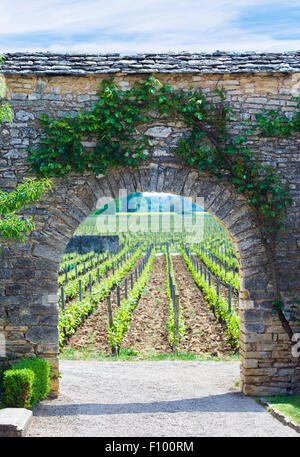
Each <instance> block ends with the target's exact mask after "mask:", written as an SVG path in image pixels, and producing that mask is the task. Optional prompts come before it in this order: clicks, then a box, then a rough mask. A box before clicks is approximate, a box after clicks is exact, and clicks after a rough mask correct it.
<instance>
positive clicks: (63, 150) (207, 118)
mask: <svg viewBox="0 0 300 457" xmlns="http://www.w3.org/2000/svg"><path fill="white" fill-rule="evenodd" d="M214 92H215V94H214V95H215V101H214V102H210V101H209V100H208V99H207V97H206V96H205V95H204V93H203V91H202V90H201V89H188V90H174V88H173V87H172V86H171V85H169V84H167V85H162V84H161V83H160V82H159V81H158V80H157V79H155V78H154V77H152V76H151V77H148V78H146V79H144V80H143V81H139V82H136V83H135V84H134V86H133V87H132V88H131V89H129V90H127V91H122V90H121V89H119V87H118V86H117V84H116V83H115V82H114V80H112V79H110V80H105V81H103V82H102V84H101V86H100V89H99V91H98V97H99V99H98V101H97V103H96V104H95V105H94V106H93V107H92V109H91V110H89V111H87V112H83V111H80V112H78V114H77V115H76V116H75V117H74V116H71V115H67V116H65V117H63V118H60V119H57V120H53V119H50V118H49V116H48V115H47V114H44V115H43V116H42V117H41V120H40V123H41V126H42V127H43V128H44V133H45V134H44V136H43V137H42V139H41V142H40V145H39V147H38V148H37V149H31V150H30V156H29V160H30V162H31V165H32V169H33V171H34V172H35V173H36V174H37V175H38V176H48V177H49V176H61V177H62V176H65V175H66V174H67V173H68V172H70V171H73V172H76V173H81V172H83V171H84V170H90V171H93V172H95V173H96V174H99V173H101V174H105V173H106V172H107V170H108V169H109V168H113V167H117V166H122V167H127V166H130V167H137V166H138V164H139V163H140V161H141V160H144V159H148V158H149V157H150V156H151V150H152V146H151V145H150V143H149V141H148V139H147V137H146V136H145V134H144V133H143V132H144V131H145V126H146V125H147V124H148V123H150V122H153V118H152V117H151V116H150V114H149V113H150V112H151V111H153V110H155V111H156V112H157V113H158V114H159V115H161V116H163V117H165V118H166V119H168V120H180V121H183V123H184V124H185V125H186V127H187V129H188V130H189V132H190V134H189V136H187V137H184V138H181V139H180V140H179V142H178V145H177V147H176V148H175V149H174V150H173V152H174V153H175V154H178V155H179V156H180V157H181V159H182V160H183V161H184V162H185V163H188V164H189V165H191V166H192V167H195V168H197V169H198V171H200V172H202V171H208V172H209V173H210V174H212V175H214V176H216V177H217V178H219V179H221V178H222V179H226V180H227V181H229V182H230V183H231V184H232V185H233V186H234V187H235V188H236V189H237V191H238V192H240V193H243V194H244V195H245V196H246V198H247V201H248V203H249V204H250V205H251V206H252V208H253V209H254V211H255V214H256V217H257V223H258V227H259V228H260V230H261V234H262V239H263V242H264V244H265V247H266V251H267V253H268V256H269V261H270V266H271V270H272V275H273V282H274V284H275V293H274V302H273V305H274V307H275V308H276V310H277V312H278V314H279V318H280V320H281V322H282V324H283V326H284V328H285V330H286V331H287V333H288V335H289V337H290V339H291V338H292V335H293V332H292V330H291V328H290V326H289V323H288V321H287V320H286V318H285V316H284V314H283V311H282V301H281V298H280V286H279V275H278V269H277V266H276V261H275V244H276V239H277V237H278V233H279V231H280V230H284V219H285V216H286V211H287V206H288V205H289V204H290V203H291V200H290V197H289V189H288V185H285V184H283V180H282V176H281V175H280V173H278V172H277V170H276V169H275V168H274V167H273V166H271V165H270V166H269V165H262V164H261V162H260V160H259V157H258V155H257V154H256V153H255V152H253V151H252V150H250V149H249V148H248V147H247V135H248V134H251V133H253V129H256V130H257V129H258V133H259V134H263V135H274V134H276V135H284V136H289V135H291V134H292V133H293V132H299V130H300V103H299V99H297V102H298V104H297V106H296V108H295V116H294V117H293V119H289V118H287V117H286V116H283V115H282V114H281V112H280V111H276V112H275V111H266V110H265V111H263V112H262V113H260V114H258V115H257V116H256V124H255V125H254V126H253V127H252V128H249V126H247V125H245V124H244V125H243V124H241V129H240V131H241V133H240V134H239V135H236V136H234V135H233V134H232V133H231V132H230V131H229V130H228V120H229V119H231V118H233V117H234V115H233V113H232V111H231V107H230V106H229V105H228V104H227V103H226V98H225V95H224V93H223V91H221V90H219V89H216V90H215V91H214ZM95 137H96V138H97V144H96V146H95V147H94V148H93V149H89V150H86V149H85V148H84V146H83V139H85V138H95Z"/></svg>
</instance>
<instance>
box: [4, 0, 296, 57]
mask: <svg viewBox="0 0 300 457" xmlns="http://www.w3.org/2000/svg"><path fill="white" fill-rule="evenodd" d="M216 50H221V51H249V50H252V51H297V50H300V0H26V1H25V0H0V52H2V53H5V52H11V51H52V52H62V53H63V52H87V53H111V52H115V53H120V54H122V55H126V54H127V55H132V54H136V53H147V52H167V51H174V52H181V51H189V52H212V51H216Z"/></svg>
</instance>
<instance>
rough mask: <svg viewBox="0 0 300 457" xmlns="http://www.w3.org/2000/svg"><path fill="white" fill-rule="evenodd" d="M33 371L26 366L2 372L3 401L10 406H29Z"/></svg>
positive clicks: (33, 376)
mask: <svg viewBox="0 0 300 457" xmlns="http://www.w3.org/2000/svg"><path fill="white" fill-rule="evenodd" d="M34 378H35V375H34V372H33V371H32V370H30V369H28V368H23V369H15V370H7V371H6V372H5V373H4V390H5V396H4V402H5V405H6V406H8V407H11V408H30V406H31V399H32V394H33V385H34Z"/></svg>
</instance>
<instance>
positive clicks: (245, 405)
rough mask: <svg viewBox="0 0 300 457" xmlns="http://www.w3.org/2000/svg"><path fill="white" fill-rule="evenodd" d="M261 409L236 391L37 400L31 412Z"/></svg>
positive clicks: (105, 413)
mask: <svg viewBox="0 0 300 457" xmlns="http://www.w3.org/2000/svg"><path fill="white" fill-rule="evenodd" d="M192 411H194V412H225V413H228V412H233V413H234V412H237V413H240V412H255V413H257V412H265V409H264V408H263V407H262V406H260V405H258V404H257V403H256V402H255V401H254V400H253V399H252V398H250V397H245V396H244V395H243V394H241V393H239V392H234V393H226V394H221V395H210V396H208V397H202V398H187V399H185V400H174V401H159V402H151V403H109V404H101V403H83V404H72V405H70V404H66V405H51V404H50V405H49V404H43V403H40V404H39V405H38V406H37V407H36V408H35V409H34V411H33V413H34V416H41V417H47V416H75V415H91V416H95V415H97V416H101V415H111V414H144V413H182V412H192Z"/></svg>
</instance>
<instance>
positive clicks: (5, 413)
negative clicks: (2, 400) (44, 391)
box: [0, 408, 32, 438]
mask: <svg viewBox="0 0 300 457" xmlns="http://www.w3.org/2000/svg"><path fill="white" fill-rule="evenodd" d="M31 420H32V411H30V410H28V409H24V408H4V409H1V410H0V437H11V438H12V437H22V436H25V435H26V433H27V431H28V429H29V426H30V423H31Z"/></svg>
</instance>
